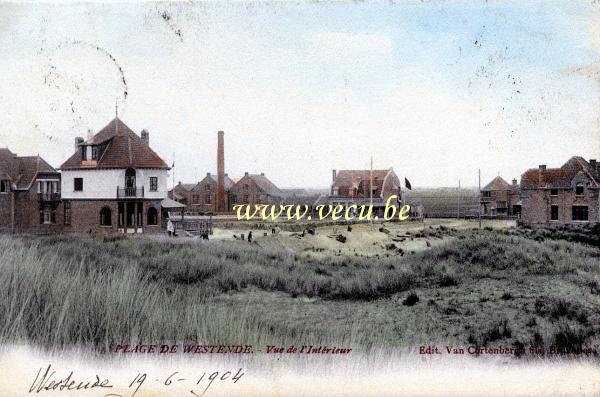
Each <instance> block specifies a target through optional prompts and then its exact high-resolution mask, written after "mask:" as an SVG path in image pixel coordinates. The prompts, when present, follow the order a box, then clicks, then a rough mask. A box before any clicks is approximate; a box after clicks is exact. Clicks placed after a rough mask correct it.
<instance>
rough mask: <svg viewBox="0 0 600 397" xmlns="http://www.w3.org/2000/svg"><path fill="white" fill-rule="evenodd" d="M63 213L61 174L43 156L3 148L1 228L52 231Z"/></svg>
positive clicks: (0, 154)
mask: <svg viewBox="0 0 600 397" xmlns="http://www.w3.org/2000/svg"><path fill="white" fill-rule="evenodd" d="M62 216H63V214H62V210H61V206H60V173H59V172H58V171H57V170H55V169H54V168H52V166H50V164H48V163H47V162H46V161H44V159H42V158H41V157H40V156H17V155H16V154H14V153H12V152H11V151H10V150H8V149H2V148H0V230H1V231H3V232H13V233H38V232H39V233H53V232H57V231H60V230H61V225H62V219H61V218H62Z"/></svg>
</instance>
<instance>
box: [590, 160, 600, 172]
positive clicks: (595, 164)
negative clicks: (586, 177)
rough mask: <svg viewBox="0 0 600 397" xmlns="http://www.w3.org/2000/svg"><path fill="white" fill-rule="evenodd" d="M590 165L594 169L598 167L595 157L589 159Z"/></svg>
mask: <svg viewBox="0 0 600 397" xmlns="http://www.w3.org/2000/svg"><path fill="white" fill-rule="evenodd" d="M590 165H591V166H592V168H593V169H594V170H597V169H598V162H597V161H596V159H590Z"/></svg>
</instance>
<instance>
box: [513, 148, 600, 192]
mask: <svg viewBox="0 0 600 397" xmlns="http://www.w3.org/2000/svg"><path fill="white" fill-rule="evenodd" d="M579 172H583V173H585V174H586V175H587V176H588V178H589V179H590V180H591V181H592V183H593V184H594V185H595V186H600V174H599V172H598V170H597V169H595V168H594V167H592V166H591V165H590V163H588V162H587V161H585V160H584V159H583V158H582V157H579V156H573V157H571V158H570V159H569V160H568V161H567V162H566V163H565V164H563V165H562V166H561V167H560V168H546V169H545V170H542V169H539V168H532V169H529V170H527V171H525V173H524V174H523V175H522V176H521V188H522V189H536V188H569V187H571V181H572V180H573V178H574V177H575V175H577V174H578V173H579Z"/></svg>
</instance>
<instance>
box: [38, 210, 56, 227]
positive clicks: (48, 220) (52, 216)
mask: <svg viewBox="0 0 600 397" xmlns="http://www.w3.org/2000/svg"><path fill="white" fill-rule="evenodd" d="M40 223H41V224H44V225H50V224H53V223H56V210H55V209H54V208H51V207H45V208H44V209H42V210H40Z"/></svg>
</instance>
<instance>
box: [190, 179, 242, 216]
mask: <svg viewBox="0 0 600 397" xmlns="http://www.w3.org/2000/svg"><path fill="white" fill-rule="evenodd" d="M224 182H225V197H224V201H225V203H224V204H225V209H226V210H227V211H229V210H231V208H230V206H229V201H230V200H229V191H230V190H231V188H232V187H233V180H231V178H229V175H228V174H225V175H224ZM191 198H192V201H191V203H190V205H189V210H190V211H192V212H195V213H199V214H210V213H216V212H218V211H217V208H216V205H217V204H216V203H217V201H216V200H217V175H216V174H211V173H210V172H207V173H206V176H205V177H204V179H202V180H201V181H200V182H198V183H197V184H196V185H195V186H194V187H193V188H192V191H191Z"/></svg>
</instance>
